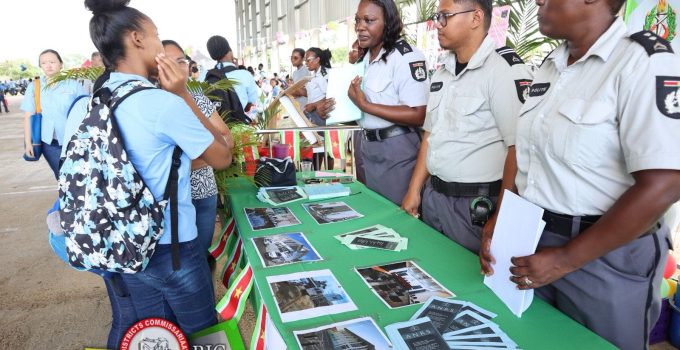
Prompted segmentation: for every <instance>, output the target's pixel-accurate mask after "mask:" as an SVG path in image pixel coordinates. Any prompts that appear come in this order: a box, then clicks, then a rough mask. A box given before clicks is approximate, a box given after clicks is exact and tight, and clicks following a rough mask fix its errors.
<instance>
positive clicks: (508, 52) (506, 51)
mask: <svg viewBox="0 0 680 350" xmlns="http://www.w3.org/2000/svg"><path fill="white" fill-rule="evenodd" d="M496 52H498V54H499V55H501V57H503V58H504V59H505V60H506V61H507V62H508V64H509V65H511V66H514V65H516V64H520V63H524V61H523V60H522V58H521V57H519V55H518V54H517V53H516V52H515V50H513V49H511V48H509V47H507V46H503V47H501V48H498V49H496Z"/></svg>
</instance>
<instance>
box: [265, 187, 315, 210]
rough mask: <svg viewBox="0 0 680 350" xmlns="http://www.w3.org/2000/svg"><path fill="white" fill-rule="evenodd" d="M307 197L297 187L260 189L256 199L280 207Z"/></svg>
mask: <svg viewBox="0 0 680 350" xmlns="http://www.w3.org/2000/svg"><path fill="white" fill-rule="evenodd" d="M306 198H307V195H306V194H305V192H304V191H302V188H300V187H299V186H291V187H260V191H259V192H257V199H259V200H260V201H261V202H264V203H269V204H271V205H282V204H287V203H291V202H296V201H299V200H303V199H306Z"/></svg>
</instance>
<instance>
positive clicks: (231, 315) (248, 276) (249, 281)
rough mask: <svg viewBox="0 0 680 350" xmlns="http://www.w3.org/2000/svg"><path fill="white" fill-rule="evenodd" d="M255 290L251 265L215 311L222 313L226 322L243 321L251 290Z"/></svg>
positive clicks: (245, 269) (241, 274)
mask: <svg viewBox="0 0 680 350" xmlns="http://www.w3.org/2000/svg"><path fill="white" fill-rule="evenodd" d="M252 288H253V269H252V267H251V266H250V264H247V265H246V267H245V268H244V269H243V270H241V273H239V275H238V277H236V281H235V283H233V284H232V285H231V287H230V288H229V289H228V290H227V294H225V295H224V297H223V298H222V300H220V302H219V303H218V304H217V306H216V307H215V310H217V312H219V313H220V315H221V316H222V318H223V319H224V320H225V321H229V320H232V319H234V320H236V322H238V320H240V319H241V316H242V315H243V310H244V309H245V306H246V300H248V295H249V294H250V290H251V289H252Z"/></svg>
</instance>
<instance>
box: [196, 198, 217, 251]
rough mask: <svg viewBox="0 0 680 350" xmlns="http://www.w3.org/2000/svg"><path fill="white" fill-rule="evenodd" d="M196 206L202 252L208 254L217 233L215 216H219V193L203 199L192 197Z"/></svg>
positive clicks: (197, 226)
mask: <svg viewBox="0 0 680 350" xmlns="http://www.w3.org/2000/svg"><path fill="white" fill-rule="evenodd" d="M191 202H192V203H193V204H194V208H196V228H197V229H198V242H199V247H200V248H201V252H202V253H203V254H208V249H209V248H210V244H211V243H212V239H213V234H214V233H215V217H216V216H217V195H212V196H210V197H208V198H203V199H192V200H191Z"/></svg>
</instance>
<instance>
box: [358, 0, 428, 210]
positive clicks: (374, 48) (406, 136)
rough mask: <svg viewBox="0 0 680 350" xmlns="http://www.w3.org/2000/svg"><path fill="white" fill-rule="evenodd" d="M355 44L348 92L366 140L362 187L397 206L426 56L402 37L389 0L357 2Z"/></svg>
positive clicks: (417, 121)
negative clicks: (360, 71)
mask: <svg viewBox="0 0 680 350" xmlns="http://www.w3.org/2000/svg"><path fill="white" fill-rule="evenodd" d="M354 29H355V31H356V33H357V40H358V41H359V46H360V47H361V48H363V49H364V50H366V53H365V55H364V57H363V60H362V61H361V62H360V63H359V64H364V65H365V67H366V69H365V71H364V77H363V79H362V78H360V77H357V78H355V79H354V80H353V81H352V84H351V85H350V88H349V96H350V98H351V99H352V101H353V102H354V104H356V105H357V107H359V109H361V111H363V112H364V117H363V118H362V119H361V120H360V124H361V126H362V127H363V128H364V137H365V140H363V141H365V142H362V145H361V153H362V156H363V160H364V173H365V176H366V186H368V188H370V189H372V190H374V191H376V192H378V193H380V194H381V195H383V196H385V197H386V198H388V199H389V200H391V201H392V202H393V203H395V204H397V205H401V202H402V199H403V198H404V195H405V194H406V191H407V189H408V185H409V181H410V180H411V175H412V173H413V168H414V167H415V164H416V159H417V156H418V148H419V146H420V134H419V132H418V130H417V128H418V127H420V126H422V125H423V121H424V120H425V109H426V105H427V94H428V84H427V69H426V67H425V56H424V55H423V54H422V53H421V52H420V51H419V50H418V49H416V48H413V47H411V46H410V45H409V44H408V43H407V42H406V41H404V40H403V39H402V38H401V32H402V29H403V23H402V22H401V18H400V17H399V10H398V9H397V6H396V5H395V3H394V1H393V0H362V1H361V2H360V3H359V7H358V9H357V13H356V15H355V28H354Z"/></svg>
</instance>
